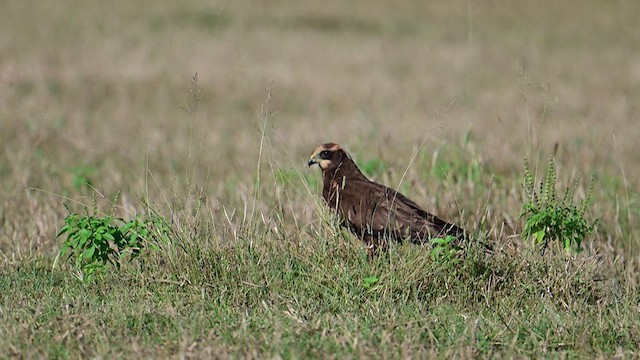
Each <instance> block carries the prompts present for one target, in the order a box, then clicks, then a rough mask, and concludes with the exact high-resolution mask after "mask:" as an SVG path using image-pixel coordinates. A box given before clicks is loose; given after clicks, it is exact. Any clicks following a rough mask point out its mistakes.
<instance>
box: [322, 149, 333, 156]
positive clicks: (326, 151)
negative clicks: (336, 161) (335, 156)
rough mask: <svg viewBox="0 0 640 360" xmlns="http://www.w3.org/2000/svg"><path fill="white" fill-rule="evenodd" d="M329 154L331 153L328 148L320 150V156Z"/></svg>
mask: <svg viewBox="0 0 640 360" xmlns="http://www.w3.org/2000/svg"><path fill="white" fill-rule="evenodd" d="M329 154H331V152H330V151H329V150H323V151H321V152H320V156H322V157H324V156H329Z"/></svg>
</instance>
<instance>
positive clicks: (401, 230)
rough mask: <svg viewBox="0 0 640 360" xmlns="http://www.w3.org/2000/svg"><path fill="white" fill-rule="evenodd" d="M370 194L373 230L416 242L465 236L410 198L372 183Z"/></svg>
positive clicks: (458, 229)
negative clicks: (408, 238)
mask: <svg viewBox="0 0 640 360" xmlns="http://www.w3.org/2000/svg"><path fill="white" fill-rule="evenodd" d="M371 186H372V188H371V190H370V191H369V192H368V193H367V195H368V198H369V199H368V201H367V202H368V203H369V204H370V205H369V206H370V209H371V211H372V212H371V219H370V221H369V226H370V227H371V229H373V230H374V231H378V232H386V233H388V234H389V235H392V236H394V237H406V236H408V235H409V236H410V237H411V239H412V240H414V241H423V240H425V239H427V238H430V237H440V236H447V235H451V236H454V237H457V238H461V237H463V236H464V231H463V230H462V229H460V228H459V227H457V226H456V225H453V224H449V223H447V222H446V221H444V220H442V219H440V218H438V217H437V216H435V215H433V214H430V213H428V212H426V211H424V210H423V209H422V208H421V207H420V206H419V205H418V204H416V203H415V202H413V201H412V200H411V199H409V198H407V197H406V196H404V195H402V194H400V193H399V192H397V191H395V190H393V189H390V188H388V187H386V186H383V185H380V184H375V183H371Z"/></svg>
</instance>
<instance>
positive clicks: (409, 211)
mask: <svg viewBox="0 0 640 360" xmlns="http://www.w3.org/2000/svg"><path fill="white" fill-rule="evenodd" d="M307 164H308V165H309V167H311V165H313V164H318V165H319V166H320V168H321V169H322V179H323V188H322V197H324V200H325V201H326V203H327V205H328V206H329V207H330V208H331V209H332V210H333V211H335V212H336V213H337V214H338V217H339V219H340V221H341V225H342V226H344V227H346V228H348V229H349V230H351V231H352V232H353V233H354V234H355V235H356V236H358V237H360V238H361V239H363V240H364V241H365V243H366V244H367V248H368V252H369V255H370V256H372V255H374V254H376V253H377V251H378V249H383V250H385V249H386V248H387V245H388V241H387V240H388V239H393V240H396V241H398V242H401V241H403V240H405V239H409V240H410V241H411V242H413V243H416V244H420V243H424V242H427V241H428V240H429V239H430V238H435V237H440V238H443V237H446V236H447V235H451V236H453V237H454V238H456V239H458V240H462V239H464V237H465V234H464V230H462V229H461V228H459V227H458V226H456V225H454V224H450V223H448V222H446V221H444V220H442V219H440V218H438V217H436V216H435V215H432V214H429V213H428V212H426V211H424V210H423V209H422V208H421V207H420V206H419V205H418V204H416V203H415V202H413V201H411V200H410V199H408V198H407V197H405V196H404V195H402V194H400V193H399V192H397V191H395V190H393V189H390V188H388V187H386V186H384V185H381V184H378V183H375V182H373V181H371V180H369V179H367V177H366V176H364V174H363V173H362V172H361V171H360V169H358V166H357V165H356V164H355V163H354V162H353V160H352V159H351V157H350V156H349V154H347V152H345V151H344V150H343V149H342V148H341V147H340V146H339V145H338V144H334V143H327V144H324V145H320V146H318V148H317V149H316V150H315V151H314V152H313V154H312V155H311V157H310V158H309V161H308V163H307Z"/></svg>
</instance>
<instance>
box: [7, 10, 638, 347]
mask: <svg viewBox="0 0 640 360" xmlns="http://www.w3.org/2000/svg"><path fill="white" fill-rule="evenodd" d="M638 11H640V5H639V4H636V3H634V2H630V1H626V2H625V1H618V2H604V3H603V2H600V1H581V2H562V3H557V2H552V1H542V2H535V3H533V2H524V1H517V2H511V3H508V4H505V3H497V2H489V1H460V2H423V1H405V2H402V4H394V3H393V2H386V1H366V2H365V1H357V2H353V1H350V2H343V1H329V2H322V3H318V4H317V5H316V4H312V3H311V2H296V1H284V0H282V1H276V2H269V3H264V4H263V3H260V4H256V3H255V2H251V1H233V2H231V1H229V2H219V3H207V2H201V1H195V0H194V1H184V2H169V1H137V2H125V1H117V2H115V3H113V2H109V3H103V2H97V1H84V2H78V1H74V2H66V3H60V2H55V1H40V2H38V3H37V4H36V3H31V2H18V1H13V2H9V3H7V4H5V6H4V9H3V11H2V12H1V13H0V54H1V55H0V83H2V84H3V86H1V87H0V143H1V144H2V147H1V148H0V322H1V323H2V324H3V326H2V327H0V353H2V354H6V355H5V356H8V357H52V358H53V357H64V358H66V357H69V358H78V357H111V356H126V357H149V356H153V357H177V356H186V357H211V356H217V357H237V356H241V357H278V356H281V357H301V356H305V357H329V358H343V357H383V358H398V357H415V358H423V357H431V356H433V357H436V356H437V357H451V356H457V357H476V356H479V357H513V356H517V357H574V356H580V357H593V356H598V357H613V356H628V357H633V356H638V355H640V353H638V351H637V348H638V347H639V346H640V321H639V318H640V317H639V314H640V313H639V311H640V307H639V302H640V296H639V295H638V294H640V276H639V275H638V274H639V273H640V236H639V233H638V231H637V226H636V224H637V221H638V216H639V215H640V194H639V193H638V191H637V189H638V185H639V184H640V181H639V180H640V177H639V174H640V164H639V163H638V161H637V137H638V135H640V121H638V120H639V118H640V103H639V102H638V101H637V100H638V98H639V96H640V92H639V89H640V86H639V85H640V65H639V64H640V45H639V44H640V41H639V40H640V39H638V32H637V31H635V29H636V28H637V25H636V22H637V19H636V15H635V14H637V13H638ZM25 19H28V21H27V20H25ZM195 73H198V82H197V88H199V89H201V92H200V93H198V95H197V96H194V95H193V94H192V93H191V92H190V88H191V89H192V87H191V86H190V80H191V78H192V76H193V75H194V74H195ZM267 89H271V97H270V98H268V96H267ZM192 90H193V89H192ZM326 141H334V142H338V143H340V144H342V145H343V146H344V147H345V148H347V150H349V151H350V152H351V153H352V155H353V157H354V158H355V159H356V162H357V163H358V164H359V165H361V166H362V168H363V169H364V171H365V172H366V173H367V174H368V175H370V176H371V177H372V178H374V179H375V180H376V181H379V182H383V183H385V184H387V185H389V186H392V187H396V188H399V189H401V190H402V192H403V193H405V194H406V195H408V196H410V197H411V198H412V199H414V200H415V201H416V202H418V203H419V204H421V205H422V206H424V207H425V209H427V210H429V211H433V212H435V213H437V214H439V215H440V216H442V217H444V218H446V219H449V220H451V221H454V222H456V223H459V224H460V225H462V226H464V227H466V228H467V229H468V230H470V231H471V232H472V233H474V234H475V235H476V237H477V238H479V239H481V240H483V241H486V242H488V243H490V244H491V245H492V246H493V247H494V250H495V251H494V253H492V254H487V253H485V252H484V251H483V250H482V248H481V246H479V245H477V244H476V243H472V244H470V245H469V246H468V247H467V248H466V249H465V251H464V252H463V254H462V255H460V257H459V258H458V259H457V261H455V262H451V261H438V260H437V259H434V258H433V257H432V256H431V249H430V248H428V247H417V246H411V245H394V246H392V248H391V249H390V252H389V255H388V256H387V257H383V258H380V259H375V260H373V261H369V260H368V259H367V256H366V250H365V248H364V246H363V245H362V244H361V243H360V242H359V240H357V239H356V238H354V237H352V236H351V235H349V234H348V233H346V232H343V231H340V230H339V229H337V228H336V227H335V224H333V223H332V222H331V221H330V217H329V214H328V212H327V211H326V209H324V207H323V204H322V202H321V201H320V188H319V180H320V174H319V172H318V171H317V169H311V170H308V169H306V167H305V159H306V157H307V156H308V155H309V153H310V152H311V151H312V150H313V149H314V148H315V147H316V146H317V145H318V144H320V143H322V142H326ZM554 148H557V150H556V151H555V152H556V164H557V167H558V171H559V178H558V188H559V189H560V190H561V189H563V188H564V187H566V186H568V185H570V184H572V182H573V181H574V179H576V178H577V177H578V176H581V177H582V178H583V179H588V178H589V177H590V176H594V177H595V178H596V183H595V186H594V190H593V202H592V204H591V206H590V207H589V210H588V213H587V217H588V218H589V219H590V220H594V219H598V225H597V228H596V231H595V233H594V234H593V235H591V236H589V237H588V238H587V239H585V242H584V243H583V245H584V250H583V251H582V252H579V253H576V252H573V253H571V254H566V253H565V252H564V251H562V250H561V249H558V248H557V247H554V248H552V249H550V250H549V251H547V252H545V253H544V254H540V253H539V252H537V251H535V249H534V248H533V247H532V246H531V242H530V240H528V239H522V238H521V237H520V236H519V234H520V233H521V231H522V227H523V220H522V219H519V214H520V212H521V207H522V203H523V191H522V187H521V184H522V178H523V161H524V159H525V158H527V159H529V160H530V162H531V164H532V166H533V168H534V170H536V171H537V175H538V179H541V177H542V174H543V172H544V168H545V164H546V159H547V157H548V156H549V155H551V154H552V153H554ZM414 155H415V158H414V159H413V161H412V158H413V157H414ZM258 180H259V181H258ZM86 182H89V183H90V184H91V185H90V186H87V185H85V184H86ZM587 185H588V181H583V182H582V183H581V185H579V187H578V191H577V196H578V198H581V197H584V195H585V193H586V187H587ZM65 205H66V207H68V208H69V210H70V211H75V212H79V213H83V212H84V211H86V209H88V211H93V210H92V209H93V208H94V207H95V208H97V211H98V214H100V216H102V215H103V214H110V213H112V212H114V213H115V214H116V215H117V216H120V217H122V218H124V219H127V220H129V219H132V218H133V217H134V216H135V215H136V214H143V215H144V214H148V213H149V211H150V209H154V210H155V211H157V212H158V213H159V214H160V215H161V216H162V217H163V218H165V219H167V221H168V223H169V226H170V228H171V236H170V241H169V242H168V243H166V244H162V245H161V247H160V249H159V250H158V251H148V252H146V253H144V254H143V255H142V256H141V257H140V258H138V259H136V260H134V261H132V262H130V263H126V264H124V265H123V266H122V267H121V269H120V270H117V271H116V270H115V268H113V269H110V270H109V271H108V272H107V273H105V274H104V275H103V276H102V277H98V278H97V279H96V280H95V281H85V282H81V281H79V280H78V279H77V277H76V276H75V274H76V273H75V270H73V268H72V267H71V266H70V265H69V264H67V263H66V262H64V261H63V259H62V260H61V261H59V262H58V263H57V264H56V266H54V261H55V258H56V255H57V253H58V250H59V248H60V246H61V244H62V241H63V239H62V238H56V233H57V231H58V230H59V229H60V228H61V227H62V226H63V225H64V218H65V216H66V215H67V214H68V210H67V208H65ZM372 276H375V277H376V279H377V280H375V281H371V280H370V279H372Z"/></svg>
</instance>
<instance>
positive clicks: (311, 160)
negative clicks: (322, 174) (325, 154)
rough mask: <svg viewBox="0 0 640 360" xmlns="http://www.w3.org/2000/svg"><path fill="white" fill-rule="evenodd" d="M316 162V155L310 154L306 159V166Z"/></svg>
mask: <svg viewBox="0 0 640 360" xmlns="http://www.w3.org/2000/svg"><path fill="white" fill-rule="evenodd" d="M317 163H318V160H317V157H316V156H311V157H310V158H309V160H308V161H307V166H309V167H311V165H313V164H317Z"/></svg>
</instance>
